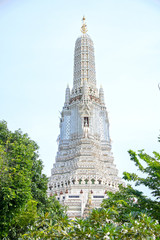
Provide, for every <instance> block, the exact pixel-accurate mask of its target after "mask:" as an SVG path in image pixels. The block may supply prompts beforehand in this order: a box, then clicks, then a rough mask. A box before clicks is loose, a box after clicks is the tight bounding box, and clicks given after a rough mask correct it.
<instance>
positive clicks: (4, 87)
mask: <svg viewBox="0 0 160 240" xmlns="http://www.w3.org/2000/svg"><path fill="white" fill-rule="evenodd" d="M83 15H85V16H86V21H87V25H88V34H89V35H90V36H91V38H92V40H93V42H94V46H95V61H96V75H97V87H99V86H100V85H102V86H103V88H104V93H105V102H106V106H107V109H108V112H109V120H110V135H111V139H112V144H113V154H114V157H115V163H116V165H117V167H118V169H119V175H120V176H122V172H123V171H126V170H127V171H135V168H134V164H133V163H132V162H131V161H130V158H129V155H128V153H127V151H128V150H129V149H133V150H138V149H142V148H144V149H145V150H146V152H148V153H149V154H151V153H152V151H153V150H156V151H159V149H160V148H159V146H160V145H159V144H158V142H157V138H158V135H159V134H160V131H159V129H160V91H159V89H158V83H160V1H159V0H121V1H120V0H113V1H111V0H99V1H98V0H81V1H78V0H77V1H75V0H67V1H65V0H27V1H25V0H14V1H13V0H0V87H1V90H0V119H1V120H2V119H4V120H6V121H7V123H8V127H9V129H11V130H16V129H18V128H21V129H22V131H23V132H24V133H26V132H27V133H28V134H29V136H30V137H31V138H32V139H33V140H35V141H36V142H37V143H38V145H39V147H40V150H39V153H40V157H41V159H42V160H43V162H44V166H45V168H44V172H45V173H46V174H47V175H48V176H49V175H50V171H51V168H52V165H53V163H54V161H55V156H56V152H57V143H56V139H57V136H58V135H59V116H60V113H59V111H61V110H62V107H63V104H64V97H65V88H66V86H67V83H69V85H70V87H72V81H73V54H74V44H75V41H76V38H77V37H78V36H79V35H80V34H81V33H80V28H81V19H82V16H83ZM159 152H160V151H159Z"/></svg>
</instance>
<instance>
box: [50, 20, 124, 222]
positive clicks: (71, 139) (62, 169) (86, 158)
mask: <svg viewBox="0 0 160 240" xmlns="http://www.w3.org/2000/svg"><path fill="white" fill-rule="evenodd" d="M82 20H83V25H82V28H81V32H82V35H81V36H80V37H79V38H78V39H77V40H76V43H75V51H74V79H73V89H72V91H71V92H70V89H69V86H67V89H66V95H65V103H64V107H63V109H62V112H61V119H60V136H59V137H58V139H59V147H58V152H57V156H56V163H55V164H54V165H53V168H52V170H51V177H50V181H49V190H48V192H49V195H52V194H55V195H56V196H57V199H58V200H59V201H60V202H61V203H62V204H64V205H67V206H68V215H69V216H70V217H71V218H74V217H82V216H83V215H84V212H85V208H86V206H88V202H90V204H91V205H92V207H99V206H100V203H101V202H102V200H103V198H105V197H107V191H108V190H109V191H112V192H115V191H117V190H118V184H120V183H122V181H121V179H120V178H119V177H118V171H117V169H116V166H115V164H114V163H113V161H114V159H113V155H112V152H111V140H110V136H109V121H108V114H107V110H106V107H105V102H104V92H103V89H102V87H101V88H100V89H99V92H98V89H97V87H96V73H95V60H94V47H93V41H92V40H91V38H90V36H89V35H88V34H87V27H86V23H85V18H84V17H83V19H82ZM88 199H89V200H88ZM91 202H92V203H91Z"/></svg>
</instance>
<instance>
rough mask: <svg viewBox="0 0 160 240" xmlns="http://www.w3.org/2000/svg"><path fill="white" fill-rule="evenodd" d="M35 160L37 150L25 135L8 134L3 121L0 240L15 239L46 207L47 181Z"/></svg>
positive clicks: (1, 127) (1, 131) (0, 146)
mask: <svg viewBox="0 0 160 240" xmlns="http://www.w3.org/2000/svg"><path fill="white" fill-rule="evenodd" d="M38 157H39V156H38V146H37V144H36V143H35V142H34V141H32V140H31V139H30V138H29V137H28V135H27V134H22V132H21V131H20V130H18V131H15V132H11V131H9V130H8V128H7V123H6V122H5V121H2V122H0V239H2V238H4V237H9V239H18V234H19V233H21V232H23V230H24V231H25V226H27V224H28V226H29V225H30V224H31V223H32V222H33V219H35V216H36V214H37V213H36V214H35V211H36V212H37V208H38V212H41V211H43V210H44V208H46V207H47V205H48V199H47V195H46V190H47V182H48V180H47V177H46V176H45V175H44V174H42V169H43V165H42V161H41V160H39V159H38ZM31 203H32V207H33V211H29V209H31V205H30V204H31ZM29 206H30V207H29ZM31 215H32V216H31ZM22 218H23V219H24V220H23V221H22ZM20 219H21V221H19V220H20ZM27 222H28V223H27ZM18 223H21V226H20V227H19V224H18Z"/></svg>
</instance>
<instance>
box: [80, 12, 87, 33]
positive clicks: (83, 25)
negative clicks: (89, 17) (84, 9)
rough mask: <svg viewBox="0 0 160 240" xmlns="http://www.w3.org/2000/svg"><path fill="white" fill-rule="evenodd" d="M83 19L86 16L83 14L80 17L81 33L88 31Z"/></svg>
mask: <svg viewBox="0 0 160 240" xmlns="http://www.w3.org/2000/svg"><path fill="white" fill-rule="evenodd" d="M85 20H86V18H85V16H83V18H82V27H81V32H82V33H83V34H85V33H86V32H87V31H88V30H87V25H86V22H85Z"/></svg>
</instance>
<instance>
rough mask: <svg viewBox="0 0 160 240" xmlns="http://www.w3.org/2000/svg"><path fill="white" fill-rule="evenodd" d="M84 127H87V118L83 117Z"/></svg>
mask: <svg viewBox="0 0 160 240" xmlns="http://www.w3.org/2000/svg"><path fill="white" fill-rule="evenodd" d="M84 127H89V117H84Z"/></svg>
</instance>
